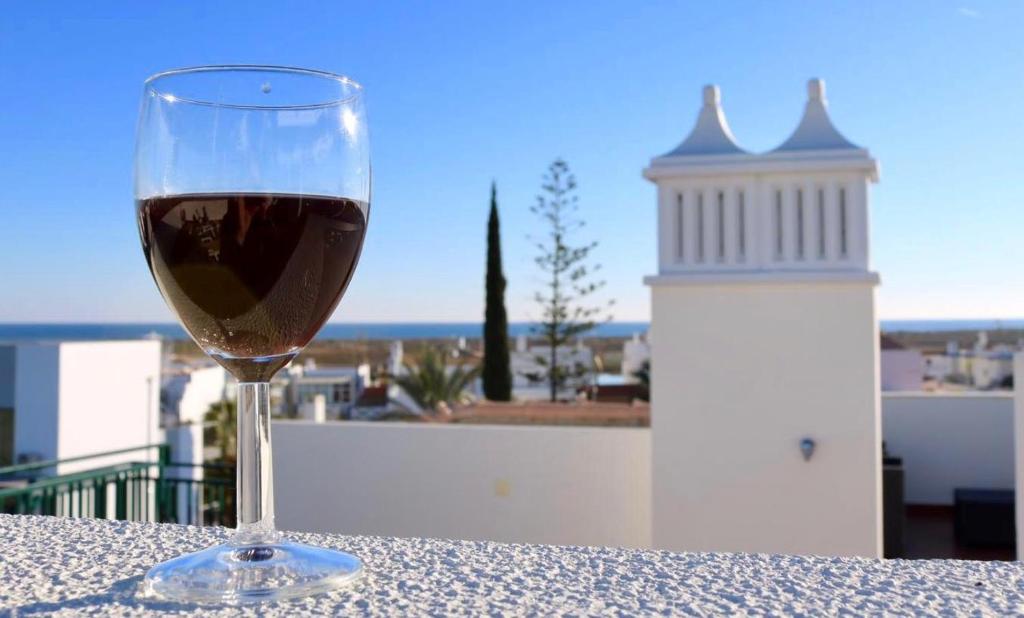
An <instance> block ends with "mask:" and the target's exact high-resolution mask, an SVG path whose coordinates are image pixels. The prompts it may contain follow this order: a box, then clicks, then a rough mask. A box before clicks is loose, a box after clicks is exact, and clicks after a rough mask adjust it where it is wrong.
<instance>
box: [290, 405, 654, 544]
mask: <svg viewBox="0 0 1024 618" xmlns="http://www.w3.org/2000/svg"><path fill="white" fill-rule="evenodd" d="M272 431H273V442H274V488H275V493H276V500H275V505H276V512H277V522H278V526H279V527H280V528H281V529H284V530H303V531H314V532H333V533H344V534H368V535H385V536H401V537H440V538H458V539H470V540H493V541H506V542H516V543H551V544H562V545H607V546H623V547H648V546H650V544H651V511H650V505H651V480H650V478H651V475H650V460H651V452H650V431H649V430H648V429H644V428H613V427H540V426H532V427H522V426H504V425H487V426H479V425H476V426H471V425H453V424H428V423H364V422H354V421H350V422H336V423H312V422H307V421H283V420H282V421H275V422H274V423H273V430H272Z"/></svg>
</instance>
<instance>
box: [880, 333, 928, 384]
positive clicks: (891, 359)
mask: <svg viewBox="0 0 1024 618" xmlns="http://www.w3.org/2000/svg"><path fill="white" fill-rule="evenodd" d="M879 347H880V349H881V352H880V354H879V366H880V375H881V387H882V390H883V391H919V390H921V389H922V388H923V386H924V376H925V359H924V355H923V354H922V353H921V351H920V350H911V349H907V348H905V347H904V346H902V345H901V344H900V343H899V342H898V341H896V340H894V339H892V338H890V337H887V336H885V335H882V337H881V341H880V345H879Z"/></svg>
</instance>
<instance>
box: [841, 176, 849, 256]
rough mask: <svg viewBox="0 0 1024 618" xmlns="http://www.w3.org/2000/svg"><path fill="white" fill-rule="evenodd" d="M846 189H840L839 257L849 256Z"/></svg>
mask: <svg viewBox="0 0 1024 618" xmlns="http://www.w3.org/2000/svg"><path fill="white" fill-rule="evenodd" d="M846 225H847V224H846V188H845V187H840V188H839V255H841V256H843V257H846V255H847V244H848V242H847V238H846V237H847V231H846Z"/></svg>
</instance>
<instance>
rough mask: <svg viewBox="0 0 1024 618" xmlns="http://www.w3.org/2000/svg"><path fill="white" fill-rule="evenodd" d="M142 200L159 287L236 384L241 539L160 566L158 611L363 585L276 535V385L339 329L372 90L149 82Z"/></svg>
mask: <svg viewBox="0 0 1024 618" xmlns="http://www.w3.org/2000/svg"><path fill="white" fill-rule="evenodd" d="M135 200H136V215H137V219H138V225H139V233H140V236H141V238H142V247H143V250H144V252H145V255H146V261H147V262H148V264H149V269H150V272H152V274H153V278H154V279H155V280H156V284H157V287H159V289H160V293H161V294H162V295H163V297H164V299H165V300H166V301H167V304H168V305H169V306H170V307H171V309H173V310H174V312H175V313H176V314H177V316H178V319H179V320H181V323H182V324H183V325H184V327H185V329H186V330H187V331H188V333H189V334H190V335H191V336H192V338H193V339H194V340H195V341H196V343H197V344H199V346H200V347H201V348H202V349H203V350H204V351H205V352H206V354H208V355H209V356H210V357H211V358H213V359H214V360H215V361H217V362H218V363H220V364H221V365H222V366H223V367H224V368H225V369H226V370H227V371H229V372H230V373H231V374H232V375H234V377H235V378H237V379H238V414H237V418H238V455H237V497H236V506H237V517H238V522H237V530H236V531H235V532H234V534H233V535H232V536H231V538H230V540H229V541H228V542H227V543H225V544H223V545H218V546H215V547H211V548H208V549H205V550H202V551H199V552H196V553H193V554H187V555H184V556H180V557H178V558H175V559H173V560H170V561H168V562H164V563H162V564H158V565H156V566H155V567H153V568H152V569H151V570H150V571H149V573H148V574H147V575H146V579H145V588H146V590H147V591H148V592H149V593H150V594H152V595H154V596H157V597H161V598H166V599H172V600H178V601H198V602H227V603H243V602H250V601H260V600H269V599H281V598H287V597H294V596H302V595H308V594H313V593H316V592H322V591H326V590H330V589H333V588H336V587H339V586H343V585H345V584H347V583H350V582H352V581H354V580H356V579H358V578H359V577H360V575H361V574H362V568H363V567H362V563H361V562H360V560H359V559H358V558H356V557H355V556H351V555H349V554H346V553H343V552H340V551H334V550H329V549H322V548H317V547H311V546H307V545H301V544H298V543H293V542H289V541H287V540H285V539H284V538H283V537H282V536H281V535H280V534H279V533H278V532H277V531H276V530H275V528H274V493H273V484H272V482H273V470H272V465H271V449H270V395H269V380H270V379H271V377H273V375H274V373H275V372H277V371H278V370H279V369H281V368H282V367H283V366H285V365H286V364H287V363H288V362H289V361H291V360H292V359H293V358H294V357H295V356H296V355H297V354H298V353H299V352H300V351H301V350H302V348H303V347H304V346H305V345H306V344H307V343H309V340H310V339H312V338H313V336H314V335H315V334H316V333H317V331H318V330H320V327H321V326H323V324H324V322H326V321H327V318H328V317H330V315H331V313H333V311H334V309H335V307H336V306H337V304H338V301H339V300H340V299H341V297H342V295H343V294H344V292H345V288H346V287H347V286H348V283H349V280H350V279H351V278H352V273H353V272H354V271H355V267H356V263H357V262H358V260H359V253H360V250H361V249H362V245H363V237H364V235H365V233H366V227H367V222H368V216H369V205H370V160H369V141H368V134H367V127H366V114H365V110H364V103H363V89H362V87H361V86H360V85H359V84H357V83H356V82H354V81H352V80H350V79H348V78H346V77H342V76H340V75H334V74H331V73H326V72H323V71H314V70H307V69H297V68H288V67H272V66H249V65H237V66H209V67H196V68H189V69H179V70H174V71H167V72H164V73H159V74H157V75H154V76H153V77H150V78H149V79H148V80H146V82H145V89H144V92H143V99H142V107H141V111H140V116H139V125H138V134H137V137H136V146H135Z"/></svg>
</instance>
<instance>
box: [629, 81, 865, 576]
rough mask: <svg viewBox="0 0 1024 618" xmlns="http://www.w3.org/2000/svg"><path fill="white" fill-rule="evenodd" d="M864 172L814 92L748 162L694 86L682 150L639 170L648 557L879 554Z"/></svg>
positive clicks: (711, 89) (708, 91) (710, 94)
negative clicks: (658, 551)
mask: <svg viewBox="0 0 1024 618" xmlns="http://www.w3.org/2000/svg"><path fill="white" fill-rule="evenodd" d="M877 174H878V167H877V164H876V162H875V160H874V159H873V158H872V157H871V156H870V154H869V153H868V151H867V150H865V149H863V148H860V147H858V146H855V145H854V144H852V143H851V142H850V141H848V140H847V139H846V138H845V137H843V136H842V135H841V134H840V133H839V132H838V131H837V130H836V129H835V127H834V126H833V125H832V122H831V120H830V119H829V116H828V112H827V109H826V100H825V89H824V84H823V83H822V82H821V81H820V80H811V81H810V82H809V84H808V100H807V104H806V107H805V110H804V114H803V118H802V119H801V120H800V123H799V125H798V126H797V128H796V130H795V131H794V132H793V133H792V135H791V136H790V137H789V138H788V139H787V140H786V141H785V142H784V143H783V144H782V145H781V146H779V147H778V148H776V149H775V150H772V151H770V152H767V153H763V154H754V153H750V152H747V151H745V150H743V149H742V148H740V147H739V146H738V145H737V144H736V142H735V140H734V138H733V136H732V134H731V132H730V130H729V128H728V125H727V123H726V120H725V116H724V114H723V112H722V108H721V106H720V95H719V91H718V88H717V87H715V86H708V87H706V88H705V89H704V101H703V107H702V108H701V110H700V113H699V114H698V118H697V122H696V126H694V128H693V130H692V131H691V133H690V135H689V137H687V138H686V139H685V140H684V141H683V142H682V143H681V144H680V145H679V146H678V147H677V148H675V149H674V150H672V151H670V152H668V153H666V154H665V155H663V156H660V157H656V158H655V159H653V160H652V161H651V163H650V165H649V167H648V168H647V169H646V170H644V176H645V177H646V178H647V179H649V180H651V181H653V182H654V183H655V184H657V186H658V274H657V275H655V276H652V277H648V278H647V280H646V282H647V283H648V284H649V285H650V286H651V292H652V321H651V348H652V349H651V352H652V358H651V365H652V377H651V380H652V400H651V402H652V420H651V427H652V431H651V435H652V445H651V448H652V475H653V476H652V497H653V508H652V516H653V530H654V538H653V542H654V545H655V547H658V548H664V549H672V550H701V551H702V550H716V551H723V550H724V551H753V552H772V553H803V554H807V553H811V554H815V553H821V554H833V555H836V554H839V555H862V556H875V557H877V556H880V555H881V553H882V542H881V541H882V529H881V497H880V491H881V441H882V437H881V434H880V430H879V422H880V421H879V385H878V371H879V365H878V326H877V321H876V317H875V286H876V285H877V284H878V276H877V275H876V274H875V273H873V272H871V271H870V270H869V259H868V257H869V252H868V185H869V183H871V182H874V181H876V180H877V177H878V176H877Z"/></svg>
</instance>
